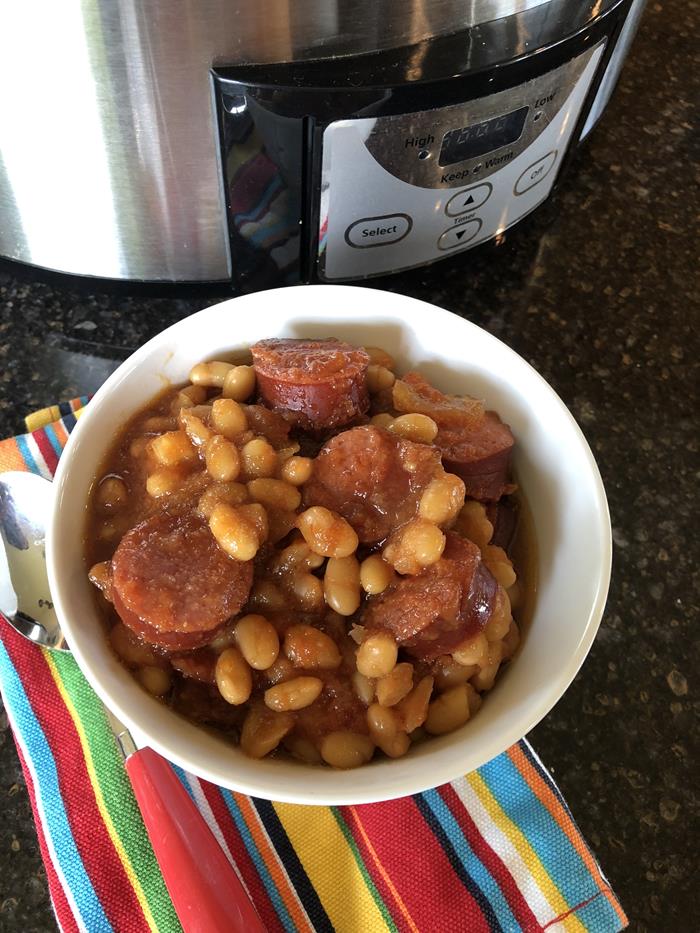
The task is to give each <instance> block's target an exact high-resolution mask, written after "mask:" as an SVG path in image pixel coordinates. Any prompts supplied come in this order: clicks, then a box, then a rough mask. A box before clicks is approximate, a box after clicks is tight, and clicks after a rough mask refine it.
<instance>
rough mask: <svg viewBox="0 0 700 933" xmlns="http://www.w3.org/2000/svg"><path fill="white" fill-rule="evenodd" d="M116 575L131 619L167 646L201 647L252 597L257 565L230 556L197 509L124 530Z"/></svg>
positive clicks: (121, 603)
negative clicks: (250, 595)
mask: <svg viewBox="0 0 700 933" xmlns="http://www.w3.org/2000/svg"><path fill="white" fill-rule="evenodd" d="M112 578H113V591H114V596H115V600H114V605H115V608H116V609H117V612H119V614H120V615H121V616H122V618H123V621H124V622H125V624H126V625H129V626H130V627H131V628H134V630H136V631H137V632H138V634H140V635H141V636H142V637H143V638H145V639H146V640H147V641H151V642H153V643H155V644H159V645H162V646H163V647H169V648H178V647H180V648H194V647H197V645H201V644H203V643H205V642H206V641H207V640H209V641H210V640H211V638H212V637H213V635H214V633H215V632H216V630H217V629H218V628H219V627H220V626H221V625H223V623H224V622H225V621H226V620H227V619H229V618H230V617H231V616H232V615H235V614H236V613H237V612H238V610H239V609H240V608H241V606H242V605H243V603H244V602H245V601H246V599H247V598H248V593H249V592H250V587H251V584H252V581H253V565H252V563H251V562H245V563H243V562H240V561H235V560H232V559H231V558H230V557H228V556H227V555H226V554H225V553H224V552H223V551H222V550H221V548H220V547H219V546H218V544H217V543H216V541H215V540H214V538H213V536H212V534H211V532H210V531H209V527H208V525H207V523H206V522H205V521H204V520H203V519H201V518H200V517H199V516H198V515H196V514H195V513H187V514H171V513H168V512H161V513H159V514H157V515H153V516H151V518H147V519H146V520H145V521H143V522H141V523H140V524H139V525H136V527H135V528H132V529H131V531H129V532H128V533H127V534H126V535H124V537H123V538H122V540H121V542H120V543H119V546H118V547H117V550H116V551H115V552H114V556H113V558H112ZM135 619H136V620H138V622H137V621H135ZM156 636H157V637H156Z"/></svg>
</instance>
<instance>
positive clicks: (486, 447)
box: [393, 372, 515, 502]
mask: <svg viewBox="0 0 700 933" xmlns="http://www.w3.org/2000/svg"><path fill="white" fill-rule="evenodd" d="M393 399H394V406H395V408H396V409H397V411H418V412H421V413H422V414H425V415H429V416H430V417H431V418H432V419H433V420H434V421H435V423H436V424H437V426H438V434H437V437H436V438H435V441H434V443H435V445H436V446H437V447H438V448H439V449H440V451H441V452H442V460H443V464H444V467H445V469H446V470H448V471H449V472H450V473H456V474H457V476H459V477H461V479H463V480H464V485H465V487H466V493H467V496H471V497H472V498H473V499H479V500H481V501H487V502H489V501H495V500H497V499H499V498H500V497H501V496H502V495H503V493H504V492H506V491H507V490H508V489H509V488H510V484H509V474H510V460H511V453H512V450H513V444H514V443H515V439H514V438H513V435H512V433H511V430H510V428H509V427H508V425H507V424H504V423H503V422H502V421H501V419H500V418H499V417H498V415H497V414H496V412H494V411H484V408H483V405H482V404H481V402H478V401H477V400H476V399H471V398H467V397H464V398H462V397H458V396H456V395H445V394H444V393H443V392H440V391H439V390H438V389H435V388H434V387H433V386H431V385H430V383H429V382H427V380H425V379H424V378H423V376H421V374H420V373H415V372H413V373H407V374H406V375H405V376H404V377H403V379H402V380H397V381H396V383H395V384H394V388H393Z"/></svg>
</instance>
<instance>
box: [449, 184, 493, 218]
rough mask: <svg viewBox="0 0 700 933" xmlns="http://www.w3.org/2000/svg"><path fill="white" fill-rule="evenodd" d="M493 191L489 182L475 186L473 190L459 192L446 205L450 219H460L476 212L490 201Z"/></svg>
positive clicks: (467, 189)
mask: <svg viewBox="0 0 700 933" xmlns="http://www.w3.org/2000/svg"><path fill="white" fill-rule="evenodd" d="M492 191H493V186H492V185H490V184H489V182H487V181H486V182H484V183H483V185H474V187H473V188H465V189H464V191H458V192H457V194H453V195H452V197H451V198H450V200H449V201H448V202H447V204H446V205H445V213H446V214H447V216H448V217H459V215H460V214H466V213H468V212H469V211H475V210H476V209H477V207H481V205H482V204H485V203H486V202H487V201H488V199H489V198H490V197H491V192H492Z"/></svg>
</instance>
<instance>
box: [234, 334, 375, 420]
mask: <svg viewBox="0 0 700 933" xmlns="http://www.w3.org/2000/svg"><path fill="white" fill-rule="evenodd" d="M250 349H251V353H252V354H253V366H254V367H255V375H256V378H257V382H258V390H259V392H260V396H261V398H262V399H263V401H264V402H265V403H266V404H267V405H269V406H270V407H271V408H273V409H275V410H276V411H279V412H281V413H283V414H284V415H285V417H287V418H288V419H290V420H291V421H293V422H294V423H296V424H298V425H300V426H301V427H302V428H306V429H310V430H320V429H327V428H336V427H338V426H342V425H344V424H348V423H349V422H350V421H352V420H353V419H355V418H357V417H358V416H359V415H363V414H364V413H365V412H366V411H367V409H368V407H369V393H368V390H367V384H366V374H367V366H368V365H369V355H368V354H367V353H366V352H365V350H363V349H361V348H360V347H353V346H351V345H350V344H349V343H344V342H343V341H342V340H335V339H333V338H329V339H327V340H292V339H281V338H280V339H271V340H261V341H259V342H258V343H256V344H254V345H253V346H252V347H251V348H250Z"/></svg>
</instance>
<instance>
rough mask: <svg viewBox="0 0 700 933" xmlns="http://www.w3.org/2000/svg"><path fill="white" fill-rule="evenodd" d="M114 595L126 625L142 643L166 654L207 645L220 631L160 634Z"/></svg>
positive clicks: (116, 608) (116, 606)
mask: <svg viewBox="0 0 700 933" xmlns="http://www.w3.org/2000/svg"><path fill="white" fill-rule="evenodd" d="M113 595H114V609H115V611H116V613H117V615H118V616H119V618H120V619H121V620H122V622H123V623H124V625H126V626H127V628H129V629H131V631H132V632H133V633H134V634H135V635H136V636H138V638H140V639H141V640H142V641H145V642H148V644H149V645H154V646H155V647H157V648H161V649H162V650H163V651H164V652H166V654H167V653H168V652H170V651H191V650H193V649H194V648H200V647H202V645H207V644H209V642H210V641H211V640H212V638H213V637H214V635H215V634H216V633H217V632H218V631H219V629H218V628H216V629H205V630H204V631H203V632H159V631H158V629H157V628H153V626H152V625H149V624H148V622H144V620H143V619H140V618H139V617H138V616H137V615H136V613H135V612H131V611H130V610H129V609H127V608H126V606H125V605H124V603H123V602H122V601H121V599H120V598H119V594H118V593H117V592H116V591H115V592H114V594H113Z"/></svg>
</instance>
